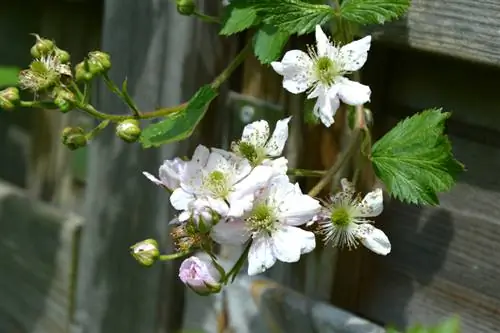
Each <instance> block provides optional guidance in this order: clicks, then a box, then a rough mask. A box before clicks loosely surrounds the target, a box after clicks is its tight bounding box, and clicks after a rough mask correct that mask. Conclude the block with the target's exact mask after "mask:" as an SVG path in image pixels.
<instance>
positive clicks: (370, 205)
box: [358, 188, 384, 217]
mask: <svg viewBox="0 0 500 333" xmlns="http://www.w3.org/2000/svg"><path fill="white" fill-rule="evenodd" d="M358 208H359V215H360V216H362V217H373V216H379V215H380V214H382V211H383V210H384V195H383V193H382V189H380V188H378V189H376V190H375V191H372V192H370V193H368V194H367V195H365V197H364V198H363V200H362V201H361V202H360V204H359V205H358Z"/></svg>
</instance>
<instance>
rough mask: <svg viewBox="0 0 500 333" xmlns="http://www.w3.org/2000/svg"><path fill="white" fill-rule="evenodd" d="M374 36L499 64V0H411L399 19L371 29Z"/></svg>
mask: <svg viewBox="0 0 500 333" xmlns="http://www.w3.org/2000/svg"><path fill="white" fill-rule="evenodd" d="M372 33H373V35H374V36H375V37H376V38H379V39H381V40H383V41H387V42H390V43H397V44H402V45H407V46H410V47H413V48H416V49H420V50H425V51H431V52H435V53H440V54H446V55H451V56H454V57H457V58H462V59H467V60H473V61H477V62H483V63H487V64H492V65H496V66H498V65H500V2H498V1H496V0H478V1H474V2H470V1H467V0H447V1H434V0H413V1H412V4H411V7H410V10H409V12H408V14H407V16H406V17H405V18H403V19H402V20H400V21H398V22H395V23H392V24H387V25H385V26H381V27H376V28H373V29H372Z"/></svg>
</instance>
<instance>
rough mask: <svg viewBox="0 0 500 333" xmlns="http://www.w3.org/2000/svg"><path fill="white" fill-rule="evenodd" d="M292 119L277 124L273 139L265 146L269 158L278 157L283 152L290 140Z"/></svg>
mask: <svg viewBox="0 0 500 333" xmlns="http://www.w3.org/2000/svg"><path fill="white" fill-rule="evenodd" d="M290 119H292V117H288V118H285V119H281V120H278V121H277V122H276V127H275V129H274V132H273V134H272V136H271V139H269V141H268V142H267V144H266V146H265V148H266V153H267V155H268V156H272V157H278V156H280V155H281V153H282V152H283V148H284V147H285V144H286V140H288V123H289V122H290ZM268 131H269V127H268ZM268 133H269V132H268Z"/></svg>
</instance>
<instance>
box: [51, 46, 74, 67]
mask: <svg viewBox="0 0 500 333" xmlns="http://www.w3.org/2000/svg"><path fill="white" fill-rule="evenodd" d="M54 56H55V57H56V58H57V59H59V62H60V63H61V64H67V63H68V62H69V60H70V59H71V56H70V55H69V53H68V52H67V51H65V50H61V49H60V48H57V47H56V49H55V50H54Z"/></svg>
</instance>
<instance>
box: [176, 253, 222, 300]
mask: <svg viewBox="0 0 500 333" xmlns="http://www.w3.org/2000/svg"><path fill="white" fill-rule="evenodd" d="M179 278H180V280H181V281H182V282H183V283H184V284H186V285H187V286H188V287H190V288H192V289H193V290H194V291H196V292H201V293H204V292H215V291H218V289H220V285H219V281H220V278H221V276H220V273H219V271H218V270H217V268H216V267H215V266H214V264H213V263H212V262H211V261H210V260H209V259H208V260H202V259H200V258H198V257H195V256H192V257H189V258H187V259H185V260H184V261H183V262H182V263H181V266H180V267H179Z"/></svg>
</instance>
